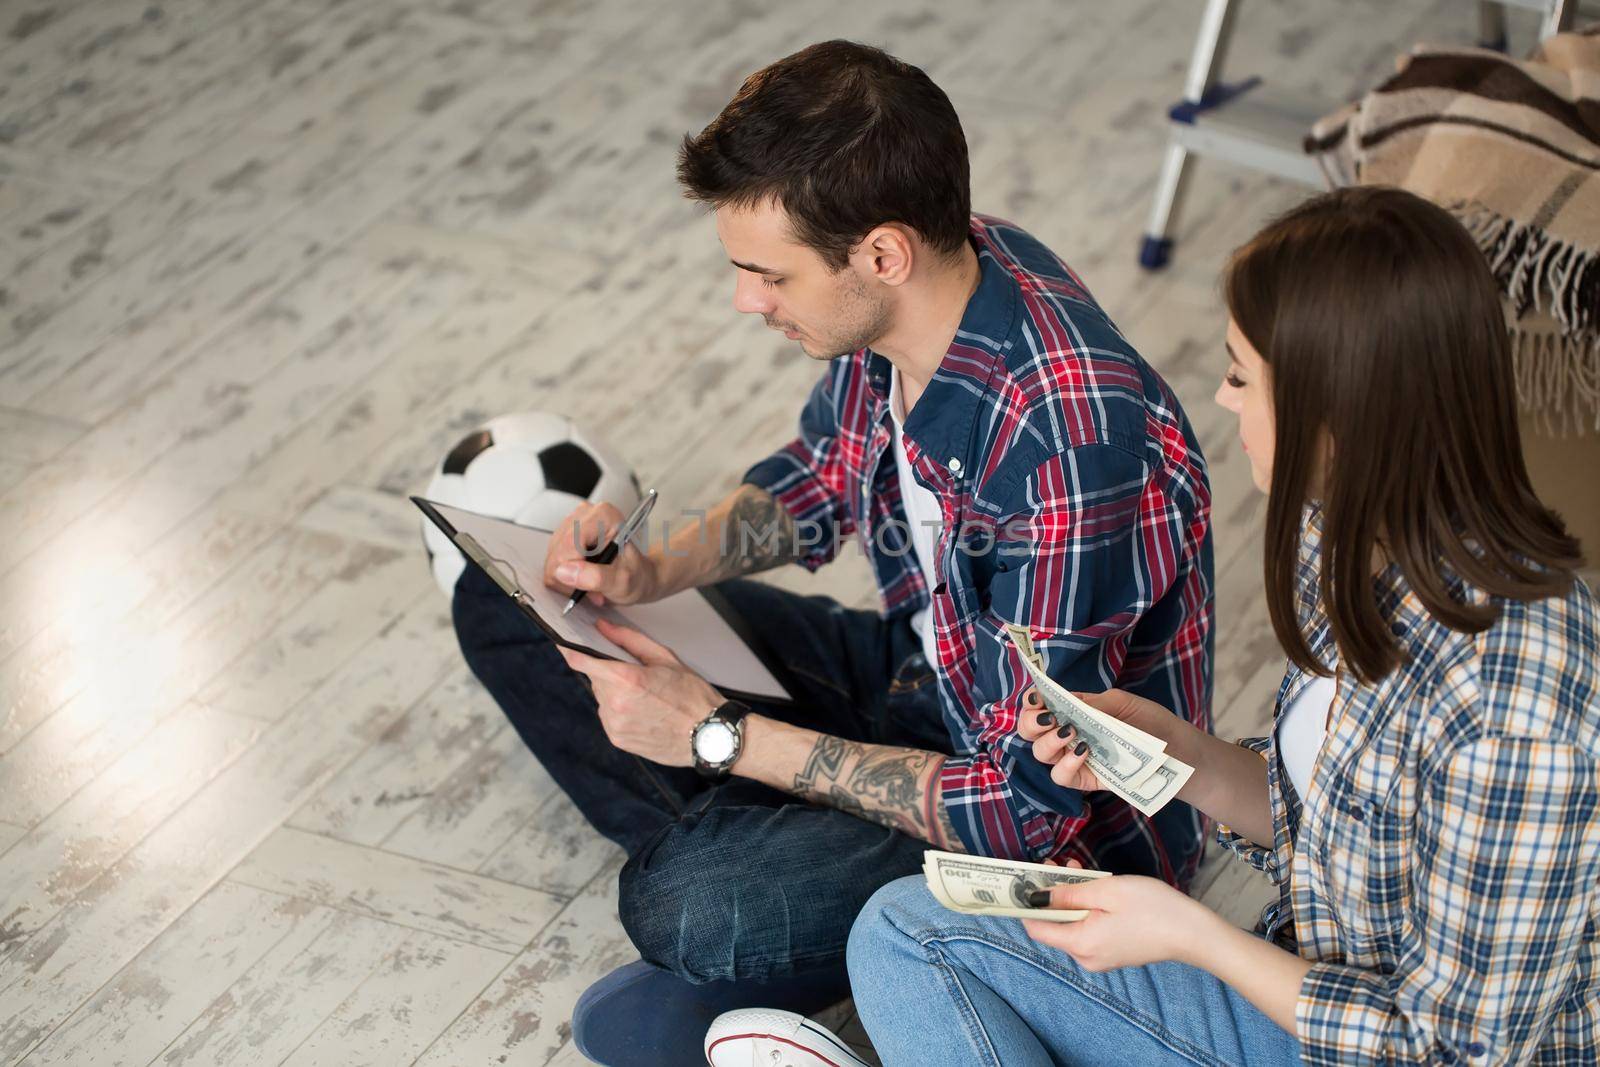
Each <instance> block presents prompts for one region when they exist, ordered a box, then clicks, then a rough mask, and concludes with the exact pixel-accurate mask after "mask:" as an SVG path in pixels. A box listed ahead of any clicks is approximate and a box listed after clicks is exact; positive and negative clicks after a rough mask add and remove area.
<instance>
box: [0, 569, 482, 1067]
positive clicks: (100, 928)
mask: <svg viewBox="0 0 1600 1067" xmlns="http://www.w3.org/2000/svg"><path fill="white" fill-rule="evenodd" d="M456 655H458V653H457V652H456V651H455V648H454V643H453V641H452V640H451V637H450V623H449V619H448V617H447V616H446V615H445V614H444V613H443V612H442V611H441V609H440V605H439V604H438V602H437V599H436V598H435V597H433V596H431V595H430V596H426V597H423V598H420V599H419V600H418V601H417V602H416V603H415V604H413V605H412V606H411V607H410V608H409V609H408V610H407V612H406V613H405V615H404V616H402V618H401V619H400V621H399V622H398V623H397V624H396V625H394V626H392V627H389V628H386V629H385V630H384V631H383V632H381V633H380V634H379V635H378V636H377V637H376V638H374V640H373V641H372V642H371V643H370V644H369V645H368V646H367V647H366V648H365V649H363V651H362V652H361V653H360V654H358V655H356V656H354V657H352V658H351V660H350V662H349V663H347V664H345V666H344V667H343V668H341V669H340V671H339V673H338V675H336V676H335V677H334V678H333V679H330V680H329V682H328V683H327V684H325V685H323V686H321V687H319V689H318V690H317V692H316V693H314V694H312V695H311V696H310V697H308V698H307V699H306V700H304V701H302V702H301V704H300V705H299V706H298V707H296V708H295V709H294V710H293V711H292V712H291V713H290V714H289V715H287V716H285V718H284V719H283V720H282V721H280V722H278V723H276V724H274V725H272V726H270V727H268V728H267V729H266V730H265V731H264V732H263V734H262V736H261V738H260V739H259V740H258V741H257V742H256V744H255V745H253V746H251V748H250V749H249V750H248V751H247V752H245V753H244V755H242V756H241V757H240V758H239V759H238V760H236V761H235V762H234V763H233V765H232V766H231V767H229V768H228V769H227V770H226V771H224V772H223V773H222V774H220V775H218V776H217V777H216V778H215V779H213V780H212V781H211V782H210V783H208V784H207V785H206V787H205V788H204V789H202V790H201V791H200V793H199V794H197V795H196V796H195V797H193V798H192V799H191V800H190V801H189V802H188V803H187V804H185V805H184V806H183V807H182V808H180V809H179V810H178V811H177V812H176V813H174V814H173V815H172V816H171V817H169V818H168V819H167V820H166V821H165V822H163V823H162V824H161V825H160V826H159V827H157V828H156V830H154V831H153V832H152V833H150V834H149V835H148V836H147V837H146V838H145V839H144V840H143V841H141V842H140V843H139V844H138V845H137V846H136V847H135V848H134V849H133V850H132V851H131V852H129V854H128V855H127V856H125V857H123V859H121V860H120V861H118V862H117V863H116V864H114V865H113V866H112V868H111V869H110V870H108V871H107V872H106V873H105V874H103V875H101V877H100V878H99V879H97V880H96V882H95V883H94V884H93V885H92V886H91V887H90V889H89V890H88V891H87V892H86V893H85V894H84V897H83V902H82V903H81V904H80V906H79V907H77V908H74V909H73V910H72V911H71V913H70V914H65V915H60V916H57V917H56V918H55V919H52V920H51V921H50V922H49V923H47V924H46V925H45V927H44V928H43V929H41V930H40V931H38V932H37V933H36V934H34V935H33V936H32V937H30V938H28V939H27V940H26V941H25V942H24V943H22V944H21V945H20V946H18V947H17V949H16V950H15V951H13V952H12V953H11V954H9V955H8V956H5V957H0V1063H10V1062H12V1061H13V1060H15V1059H17V1058H18V1057H20V1056H21V1055H22V1054H23V1053H25V1052H26V1051H27V1050H28V1049H30V1048H32V1047H33V1046H34V1045H35V1044H37V1043H38V1042H39V1041H40V1040H42V1039H43V1038H44V1037H45V1036H47V1035H48V1034H49V1033H50V1032H51V1031H52V1030H53V1029H54V1028H55V1027H56V1026H57V1025H58V1024H59V1023H60V1022H61V1021H62V1020H63V1019H65V1018H66V1017H67V1016H68V1015H69V1014H71V1012H72V1011H73V1010H74V1009H75V1008H76V1007H77V1006H78V1005H79V1004H81V1003H82V1002H83V1001H84V1000H86V999H87V998H88V997H90V996H91V995H93V994H94V992H95V991H96V990H97V989H99V988H100V986H101V985H102V984H104V983H105V982H106V980H107V979H109V978H110V977H111V976H112V975H114V974H115V973H116V972H117V970H118V969H120V968H121V967H122V966H123V965H125V964H126V963H128V961H129V960H131V959H133V958H134V957H135V956H137V955H138V954H139V953H140V952H141V951H142V950H143V949H144V948H145V947H146V946H147V945H149V944H150V942H151V941H153V940H154V939H155V938H156V937H157V936H159V935H160V934H161V932H162V931H163V930H165V929H166V928H167V927H168V926H169V925H170V924H171V923H172V922H173V920H174V919H176V918H177V916H179V915H181V914H182V913H183V912H184V910H185V909H187V908H188V907H189V906H190V905H191V904H192V903H193V902H194V901H195V900H197V899H199V898H200V896H201V895H203V894H204V893H205V891H206V890H207V889H209V888H210V887H211V886H212V885H213V884H215V883H216V881H217V880H218V879H219V878H220V877H222V875H223V874H224V873H226V872H227V871H228V870H230V869H232V868H233V867H234V866H235V865H236V864H237V863H238V862H239V861H240V860H242V859H244V857H245V856H246V855H248V854H249V853H250V851H251V850H252V849H254V847H255V846H256V845H257V844H258V843H259V842H260V841H262V840H263V839H264V838H265V837H266V836H267V835H268V834H269V833H270V832H271V831H272V829H273V828H274V827H277V826H278V825H280V824H281V823H282V821H283V820H284V819H285V818H287V817H288V815H289V814H290V813H291V812H293V811H294V810H295V809H296V808H298V807H299V806H300V805H301V804H303V803H304V802H305V800H306V799H307V798H308V797H310V796H311V795H312V794H313V793H315V792H316V790H317V789H319V788H320V787H321V786H322V784H323V783H324V782H326V781H327V780H328V779H329V778H330V777H332V776H333V774H334V772H335V771H337V770H338V769H339V768H340V767H341V766H343V765H344V764H345V762H346V761H348V760H349V759H350V758H352V757H353V756H354V755H355V754H356V753H357V752H359V751H360V750H361V749H362V748H363V747H365V745H366V744H367V743H368V742H370V741H371V739H372V738H373V737H375V736H377V735H378V734H381V733H382V732H383V730H384V729H386V728H387V727H388V726H389V725H390V724H391V723H392V722H394V720H395V719H396V718H398V717H399V716H400V715H401V714H402V713H403V712H404V710H405V708H406V707H407V706H409V705H410V704H411V702H412V701H413V700H414V699H415V697H416V694H417V693H419V692H423V691H426V689H427V688H428V687H429V686H430V685H431V684H432V683H433V682H434V681H436V680H437V679H438V678H439V677H440V676H441V675H442V674H443V673H444V670H445V668H446V665H447V664H451V663H453V662H454V659H455V656H456Z"/></svg>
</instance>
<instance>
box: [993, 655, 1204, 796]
mask: <svg viewBox="0 0 1600 1067" xmlns="http://www.w3.org/2000/svg"><path fill="white" fill-rule="evenodd" d="M1005 630H1006V634H1007V635H1008V636H1009V637H1010V638H1011V643H1012V644H1013V645H1015V646H1016V648H1017V652H1018V653H1020V654H1021V656H1022V663H1023V665H1024V666H1025V667H1027V669H1028V673H1029V675H1031V676H1032V677H1033V685H1034V688H1035V689H1037V690H1039V695H1040V696H1041V697H1043V698H1044V703H1045V706H1046V707H1047V708H1049V709H1050V714H1051V715H1052V716H1053V717H1054V718H1055V720H1056V723H1057V725H1059V726H1066V725H1068V724H1071V725H1072V727H1073V728H1074V729H1076V730H1077V731H1078V737H1080V738H1081V739H1083V740H1084V741H1085V742H1087V743H1088V745H1089V752H1088V761H1089V769H1090V770H1092V771H1094V773H1095V776H1096V777H1097V778H1099V779H1100V783H1101V784H1102V785H1104V786H1105V787H1106V789H1108V790H1110V791H1111V792H1113V793H1115V794H1116V795H1117V796H1119V797H1121V798H1122V799H1123V800H1126V801H1127V802H1128V803H1129V804H1132V805H1133V806H1134V807H1136V808H1138V809H1139V810H1140V811H1141V812H1143V813H1144V814H1145V815H1147V816H1148V815H1154V814H1155V813H1156V812H1158V811H1160V810H1161V809H1162V808H1163V807H1165V806H1166V803H1167V801H1169V800H1171V799H1172V798H1173V797H1175V796H1177V795H1178V790H1180V789H1182V788H1183V783H1185V782H1187V781H1188V780H1189V776H1190V775H1191V774H1193V773H1194V768H1193V767H1191V766H1189V765H1188V764H1187V763H1184V762H1183V761H1182V760H1180V759H1177V758H1176V757H1173V756H1169V755H1167V743H1166V742H1165V741H1163V740H1161V738H1159V737H1152V736H1151V735H1150V734H1147V733H1145V732H1144V731H1143V730H1140V729H1138V728H1137V727H1134V726H1129V725H1128V724H1127V723H1125V722H1123V721H1121V720H1120V719H1115V718H1112V717H1111V716H1110V715H1107V714H1106V713H1105V712H1103V711H1098V710H1096V709H1095V708H1091V707H1090V706H1089V705H1087V704H1085V703H1084V702H1083V701H1081V700H1079V699H1078V698H1077V697H1075V696H1073V695H1072V694H1071V693H1070V692H1068V691H1067V690H1066V689H1065V688H1063V687H1062V686H1061V685H1059V684H1058V683H1057V682H1056V681H1055V680H1053V679H1052V678H1051V677H1050V676H1049V675H1048V674H1046V673H1044V660H1043V658H1042V657H1041V656H1040V655H1039V653H1038V652H1036V651H1034V647H1033V637H1032V636H1031V635H1030V634H1029V633H1028V631H1027V630H1026V629H1025V628H1023V627H1021V626H1012V625H1009V624H1008V625H1007V626H1006V628H1005Z"/></svg>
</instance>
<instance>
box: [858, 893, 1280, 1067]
mask: <svg viewBox="0 0 1600 1067" xmlns="http://www.w3.org/2000/svg"><path fill="white" fill-rule="evenodd" d="M849 964H850V986H851V990H852V992H853V993H854V995H855V1001H856V1010H857V1011H858V1012H859V1013H860V1016H861V1021H862V1023H863V1024H864V1025H865V1026H866V1029H867V1033H868V1034H869V1035H870V1036H871V1037H872V1042H873V1045H874V1047H875V1048H876V1049H877V1051H878V1054H879V1056H881V1057H882V1058H883V1062H884V1065H885V1067H899V1065H901V1064H915V1065H918V1067H942V1065H944V1064H950V1065H952V1067H955V1065H960V1067H977V1065H982V1067H1052V1065H1058V1064H1097V1065H1100V1064H1119V1065H1120V1064H1138V1065H1140V1067H1146V1065H1154V1064H1208V1065H1209V1064H1230V1065H1238V1067H1245V1065H1248V1067H1272V1065H1275V1064H1294V1063H1298V1062H1299V1059H1300V1053H1299V1049H1300V1046H1299V1042H1297V1041H1296V1040H1295V1037H1294V1035H1293V1034H1290V1033H1289V1032H1287V1031H1285V1030H1284V1029H1283V1028H1282V1027H1280V1026H1278V1025H1277V1024H1276V1023H1274V1022H1273V1021H1272V1020H1271V1019H1268V1018H1267V1017H1266V1016H1265V1015H1263V1014H1261V1012H1260V1011H1258V1010H1257V1009H1256V1008H1255V1006H1254V1005H1252V1004H1251V1003H1250V1002H1249V1001H1247V1000H1245V999H1244V997H1242V996H1240V995H1239V994H1238V993H1235V992H1234V991H1233V990H1232V989H1231V988H1229V986H1228V985H1227V984H1226V983H1224V982H1223V981H1221V980H1220V979H1218V978H1215V977H1213V976H1212V975H1211V974H1209V973H1207V972H1206V971H1202V970H1200V969H1198V968H1195V967H1190V966H1188V965H1187V964H1182V963H1156V964H1149V965H1146V966H1143V967H1126V968H1123V969H1121V970H1114V971H1107V972H1105V973H1103V974H1095V973H1092V972H1090V971H1086V970H1084V969H1083V968H1081V967H1079V966H1078V965H1077V964H1076V963H1074V962H1073V961H1072V958H1071V957H1070V956H1068V955H1067V954H1066V953H1064V952H1061V951H1059V950H1057V949H1053V948H1049V947H1047V946H1045V945H1041V944H1039V943H1038V942H1036V941H1034V940H1033V939H1031V938H1030V937H1028V935H1027V932H1026V931H1024V930H1023V928H1022V924H1021V923H1020V922H1018V921H1017V920H1015V919H995V918H985V917H982V916H976V915H961V914H958V913H957V912H953V911H950V910H948V909H946V908H944V907H942V906H941V905H940V904H939V903H938V902H937V901H936V900H934V899H933V896H932V895H931V894H930V893H929V892H928V888H927V886H926V884H925V883H924V880H923V879H922V878H921V877H920V876H918V877H915V878H903V879H901V880H900V881H897V882H893V883H891V884H889V885H887V886H885V887H884V888H882V889H880V890H879V891H878V892H877V893H876V894H875V895H874V896H873V898H872V899H871V900H870V901H868V902H867V906H866V908H865V909H864V910H863V911H862V913H861V916H860V918H858V919H857V920H856V925H855V929H854V930H853V931H852V932H851V934H850V946H849Z"/></svg>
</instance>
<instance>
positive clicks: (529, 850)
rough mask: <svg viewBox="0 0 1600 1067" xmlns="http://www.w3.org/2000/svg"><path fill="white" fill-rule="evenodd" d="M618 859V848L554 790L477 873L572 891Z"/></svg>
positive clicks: (555, 890) (567, 893)
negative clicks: (531, 816)
mask: <svg viewBox="0 0 1600 1067" xmlns="http://www.w3.org/2000/svg"><path fill="white" fill-rule="evenodd" d="M621 859H622V849H620V848H618V847H617V846H616V845H613V844H612V843H611V842H610V841H607V840H606V839H605V838H603V837H601V836H600V834H599V833H597V832H596V831H595V828H594V827H592V826H590V825H589V822H588V820H587V819H585V818H584V817H583V815H582V814H580V813H579V811H578V808H577V806H576V805H575V804H573V803H572V801H571V800H570V799H568V797H567V795H566V794H565V793H562V792H559V791H557V792H555V793H552V794H551V795H550V796H548V797H546V798H545V800H544V802H543V803H542V804H540V805H539V809H538V810H537V811H536V812H534V815H533V818H531V819H529V820H528V821H527V822H526V823H524V824H523V825H522V827H521V828H520V829H518V830H517V832H516V833H515V834H513V835H512V836H511V839H510V840H509V841H507V842H506V843H505V844H503V845H501V846H500V847H499V848H498V849H496V850H495V852H494V854H493V855H491V856H490V857H489V858H488V859H487V860H485V861H484V863H483V865H482V866H480V867H479V868H478V873H479V874H486V875H488V876H489V877H491V878H500V879H503V880H504V881H507V882H515V883H517V884H518V885H526V886H532V887H533V888H534V889H543V890H544V891H545V892H547V893H555V894H557V895H559V896H573V895H575V894H576V893H578V892H579V891H580V890H581V889H582V888H583V887H584V886H585V885H587V884H588V883H589V882H590V881H592V880H593V879H594V878H595V877H596V876H597V875H598V874H599V873H600V872H601V871H603V870H605V869H606V868H608V867H611V866H615V865H616V864H617V863H619V862H620V861H621Z"/></svg>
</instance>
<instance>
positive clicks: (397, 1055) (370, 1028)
mask: <svg viewBox="0 0 1600 1067" xmlns="http://www.w3.org/2000/svg"><path fill="white" fill-rule="evenodd" d="M511 958H512V957H511V956H510V955H509V954H507V953H503V952H496V951H494V950H493V949H488V948H480V947H479V946H477V945H466V944H462V943H461V942H459V941H450V940H447V939H445V938H442V937H433V936H431V935H429V934H424V933H418V932H415V931H412V932H409V933H408V934H407V935H406V937H405V939H404V940H403V941H401V942H400V944H399V945H397V946H396V947H395V948H394V949H393V950H392V951H391V952H390V953H389V954H388V955H387V956H385V957H384V958H383V959H382V960H380V961H379V963H378V966H377V967H376V968H374V969H373V971H372V973H371V974H370V975H368V976H367V979H366V981H364V982H362V983H361V985H360V986H359V987H358V988H357V989H356V990H355V991H354V992H352V993H351V994H350V995H349V996H348V997H346V998H345V1000H344V1002H343V1003H341V1004H340V1005H339V1006H338V1007H337V1008H335V1009H334V1011H333V1013H332V1014H331V1015H329V1016H328V1018H327V1019H325V1020H323V1022H322V1024H321V1025H320V1026H318V1027H317V1029H316V1030H315V1031H313V1032H312V1034H311V1036H310V1037H308V1038H307V1039H306V1041H305V1043H304V1044H302V1045H301V1046H300V1047H299V1048H297V1049H295V1050H294V1052H293V1053H291V1054H290V1055H289V1057H288V1058H287V1059H285V1060H284V1061H283V1063H284V1064H285V1065H286V1067H293V1065H301V1067H391V1065H393V1064H400V1063H410V1062H411V1061H412V1060H413V1059H415V1058H416V1057H417V1056H418V1055H419V1054H421V1052H422V1050H423V1049H424V1048H426V1047H427V1046H428V1044H429V1043H430V1042H431V1041H432V1040H433V1039H434V1038H435V1037H437V1036H438V1034H439V1033H440V1031H442V1030H443V1029H444V1028H445V1027H446V1026H448V1025H449V1024H450V1023H451V1022H452V1021H453V1020H454V1019H455V1018H456V1016H458V1015H460V1014H461V1012H462V1010H463V1009H465V1008H466V1007H467V1006H468V1005H469V1004H471V1003H472V1000H473V998H474V997H476V996H477V995H478V993H479V992H480V991H481V990H482V989H483V987H484V986H486V985H487V984H488V983H489V982H490V981H491V980H492V979H493V978H494V977H495V976H496V975H497V974H499V973H500V972H501V971H502V970H504V969H505V966H506V964H507V963H509V962H510V961H511Z"/></svg>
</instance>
